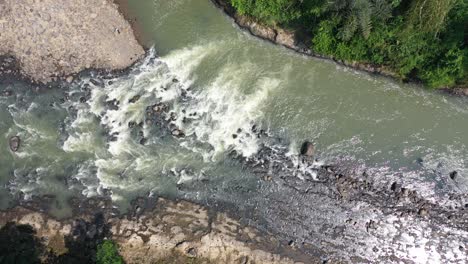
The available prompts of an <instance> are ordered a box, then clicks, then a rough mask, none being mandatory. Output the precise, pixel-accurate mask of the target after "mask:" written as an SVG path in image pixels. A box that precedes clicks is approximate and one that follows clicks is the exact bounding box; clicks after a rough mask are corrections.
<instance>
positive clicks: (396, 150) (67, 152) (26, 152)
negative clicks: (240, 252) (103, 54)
mask: <svg viewBox="0 0 468 264" xmlns="http://www.w3.org/2000/svg"><path fill="white" fill-rule="evenodd" d="M130 2H131V3H130V11H131V12H132V13H133V14H134V15H135V16H136V17H137V18H138V21H139V23H140V24H142V26H143V29H144V31H145V32H146V35H147V37H148V38H149V39H151V40H152V43H153V44H154V51H155V53H156V54H157V55H158V56H159V57H158V58H155V56H154V54H153V55H151V54H150V55H148V58H146V60H145V61H144V62H142V63H140V64H139V65H137V66H136V67H135V69H134V70H132V71H131V72H130V73H129V74H128V75H125V76H122V77H120V78H115V79H105V78H103V77H85V78H83V79H82V80H80V81H76V82H75V83H74V84H72V85H70V87H68V88H66V89H64V90H48V91H40V92H35V91H32V90H31V89H30V88H31V87H28V86H27V85H25V84H22V83H17V82H14V83H2V84H0V86H1V87H0V90H1V91H5V90H12V91H15V95H13V96H0V135H2V140H0V149H1V150H2V152H1V153H2V154H1V156H0V185H1V186H0V207H1V208H5V207H6V206H8V204H9V203H10V204H11V202H12V201H14V200H18V199H26V200H27V199H34V197H35V195H44V194H51V195H55V196H56V199H55V201H56V202H55V204H53V206H52V207H53V210H54V211H53V212H54V213H55V214H56V215H58V216H66V215H67V214H69V213H70V212H69V209H68V207H67V206H66V201H67V199H69V198H70V197H71V196H76V195H83V196H86V197H93V196H99V195H111V196H112V198H113V199H114V201H115V202H116V204H117V205H118V206H120V207H121V208H122V209H125V208H126V207H127V206H128V203H129V201H130V200H131V199H132V198H134V197H136V196H141V195H143V196H146V195H166V196H177V197H182V198H190V199H194V200H207V199H209V200H210V201H212V200H219V201H225V202H230V203H234V204H237V205H239V206H253V207H254V206H255V204H256V203H257V202H256V199H263V198H259V197H261V194H260V192H261V191H262V188H263V187H262V185H263V182H262V181H261V180H260V179H259V178H258V177H257V176H256V175H254V174H253V173H252V171H251V170H250V169H249V168H248V167H246V166H245V164H243V163H241V162H240V161H239V160H237V159H233V158H231V157H230V156H229V154H230V153H232V151H235V152H236V153H238V154H239V155H242V156H244V157H246V158H247V159H249V158H253V157H255V154H256V153H257V151H258V150H259V149H260V148H261V147H262V144H264V143H265V142H263V141H262V140H261V139H259V138H258V137H256V135H255V134H254V133H252V132H251V130H252V126H254V125H256V126H257V127H258V129H264V130H266V131H267V133H269V134H270V135H271V136H272V137H276V138H280V139H281V140H282V143H281V146H285V147H287V148H289V149H290V153H291V154H295V153H297V152H298V147H299V146H300V144H301V143H302V142H303V141H304V140H312V141H313V142H314V143H315V145H316V147H317V152H318V156H317V158H318V159H319V160H320V161H322V162H324V163H330V164H340V166H343V167H353V168H356V169H361V170H363V169H365V170H367V171H368V172H370V174H371V175H372V176H373V178H374V179H375V182H377V183H379V182H380V183H381V184H383V185H386V184H387V183H388V182H391V181H397V182H399V183H401V184H403V185H405V186H408V187H411V188H416V189H417V190H418V191H419V192H420V193H422V194H423V195H424V196H426V197H428V198H431V199H436V198H442V197H444V196H446V195H447V194H449V193H467V191H468V163H467V162H468V101H467V100H466V99H464V98H456V97H451V96H447V95H444V94H441V93H438V92H434V91H428V90H425V89H422V88H421V87H417V86H415V85H405V84H401V83H398V82H395V81H392V80H389V79H386V78H381V77H378V76H370V75H367V74H364V73H359V72H355V71H353V70H351V69H346V68H342V67H340V66H337V65H336V64H334V63H331V62H328V61H323V60H319V59H314V58H309V57H305V56H301V55H298V54H295V53H293V52H291V51H289V50H287V49H285V48H282V47H279V46H275V45H272V44H270V43H267V42H264V41H261V40H259V39H256V38H253V37H252V36H250V35H249V34H247V33H245V32H243V31H240V30H239V29H238V28H237V27H236V26H235V25H233V23H232V21H231V20H230V19H229V18H227V17H225V16H224V15H223V14H222V12H221V11H219V10H217V9H216V8H215V7H214V6H213V5H212V4H211V3H210V2H209V1H201V0H174V1H163V0H156V1H152V0H145V1H130ZM154 51H153V52H154ZM175 79H176V80H175ZM92 80H93V81H92ZM94 80H98V82H96V81H94ZM99 83H102V84H99ZM65 95H67V98H69V99H68V100H63V99H64V97H65ZM137 95H138V96H140V98H139V100H137V101H136V102H132V98H134V96H137ZM84 99H86V100H84ZM114 99H115V100H116V101H119V105H118V107H117V108H115V107H111V106H109V102H111V101H112V100H114ZM156 103H164V104H167V105H168V107H169V111H170V112H172V113H173V115H175V116H177V118H174V119H175V120H174V121H170V120H169V117H167V118H166V119H167V120H166V121H167V122H171V123H172V126H176V127H178V128H180V129H181V130H182V131H183V132H184V133H185V134H186V137H185V138H181V139H179V138H175V137H173V136H171V135H170V132H168V131H166V130H167V129H166V130H165V129H163V127H162V125H161V124H158V123H154V122H152V121H147V120H148V118H147V109H148V107H150V108H151V107H152V106H153V105H155V104H156ZM184 117H185V119H184ZM130 123H134V124H139V123H141V125H140V126H138V125H130ZM14 135H19V136H20V137H21V139H22V144H21V148H20V150H19V152H17V153H13V152H11V151H10V150H9V147H8V139H9V138H10V137H11V136H14ZM111 135H113V136H111ZM111 137H113V139H112V140H110V138H111ZM142 139H143V141H142ZM452 171H457V172H458V176H457V177H456V179H455V180H452V179H450V178H449V173H450V172H452Z"/></svg>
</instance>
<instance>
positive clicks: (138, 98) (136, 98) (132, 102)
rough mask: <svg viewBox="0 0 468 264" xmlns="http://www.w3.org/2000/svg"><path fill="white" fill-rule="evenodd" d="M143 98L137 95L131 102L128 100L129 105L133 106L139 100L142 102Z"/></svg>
mask: <svg viewBox="0 0 468 264" xmlns="http://www.w3.org/2000/svg"><path fill="white" fill-rule="evenodd" d="M140 98H141V96H140V95H135V96H133V97H132V98H130V100H128V102H129V103H131V104H134V103H136V102H137V101H138V100H140Z"/></svg>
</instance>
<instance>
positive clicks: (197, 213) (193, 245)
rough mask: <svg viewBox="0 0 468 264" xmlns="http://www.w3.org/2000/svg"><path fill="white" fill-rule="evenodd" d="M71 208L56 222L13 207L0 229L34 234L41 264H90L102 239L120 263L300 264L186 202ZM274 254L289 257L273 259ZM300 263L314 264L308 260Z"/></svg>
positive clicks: (266, 240)
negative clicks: (123, 210)
mask: <svg viewBox="0 0 468 264" xmlns="http://www.w3.org/2000/svg"><path fill="white" fill-rule="evenodd" d="M73 208H74V210H75V214H74V215H75V216H74V217H73V218H71V219H65V220H57V219H54V218H52V217H50V216H49V215H48V214H47V213H44V212H43V211H42V210H41V209H39V208H25V207H16V208H14V209H11V210H8V211H5V212H0V228H3V227H5V225H6V224H7V223H8V222H10V223H11V222H14V223H15V224H19V225H28V226H31V227H32V228H34V230H35V231H36V236H37V238H39V241H43V247H44V250H43V253H42V254H41V260H42V261H43V262H46V263H48V262H49V261H50V259H51V257H50V256H51V255H54V259H55V260H57V259H61V260H69V261H84V262H83V263H85V262H86V261H89V259H90V258H92V256H90V254H91V255H92V253H89V251H87V249H90V248H91V249H92V248H95V245H96V244H97V243H99V241H102V240H103V239H105V238H112V239H113V240H115V241H116V242H117V244H118V246H119V248H120V253H121V255H122V256H123V257H124V259H125V261H126V263H161V262H158V261H162V263H166V262H164V261H170V262H168V263H185V262H186V261H187V260H190V261H191V262H190V263H239V264H246V263H278V264H280V263H281V264H287V263H304V262H298V261H295V260H293V259H296V260H297V259H303V258H304V256H301V254H300V253H299V252H297V251H295V250H294V249H293V248H284V247H283V246H281V245H280V244H279V242H278V241H277V240H276V239H275V238H273V237H271V236H268V235H261V234H260V233H259V232H258V231H257V230H255V229H253V228H250V227H248V226H245V225H243V224H241V223H240V222H239V221H236V220H234V219H232V218H230V217H229V216H227V215H226V214H224V213H217V212H213V211H210V210H209V209H208V208H206V207H203V206H200V205H197V204H194V203H190V202H186V201H178V202H175V201H170V200H166V199H163V198H159V199H153V200H152V199H148V198H145V199H137V200H135V201H134V203H133V210H131V212H130V213H128V214H125V215H123V216H117V215H118V214H116V212H115V209H113V208H112V204H111V203H110V201H108V200H103V199H101V200H97V199H90V200H86V201H80V202H78V203H77V204H75V205H74V207H73ZM280 248H282V249H281V250H282V251H283V252H285V254H284V255H289V256H291V257H282V256H280V255H279V254H276V253H275V252H277V251H278V250H280ZM306 263H320V259H315V260H314V259H311V258H310V256H309V257H307V261H306Z"/></svg>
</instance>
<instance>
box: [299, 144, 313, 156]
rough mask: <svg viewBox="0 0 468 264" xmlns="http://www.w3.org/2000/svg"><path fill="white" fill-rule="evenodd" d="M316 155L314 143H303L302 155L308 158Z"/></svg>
mask: <svg viewBox="0 0 468 264" xmlns="http://www.w3.org/2000/svg"><path fill="white" fill-rule="evenodd" d="M314 154H315V148H314V145H313V144H312V143H310V142H309V141H306V142H304V143H302V146H301V155H303V156H307V157H312V156H314Z"/></svg>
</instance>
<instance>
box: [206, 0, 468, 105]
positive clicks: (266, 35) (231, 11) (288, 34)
mask: <svg viewBox="0 0 468 264" xmlns="http://www.w3.org/2000/svg"><path fill="white" fill-rule="evenodd" d="M211 1H212V2H213V3H214V4H215V5H216V6H217V7H218V8H220V9H221V10H222V11H223V12H224V13H225V14H226V15H228V16H229V17H231V18H232V19H233V20H234V22H235V23H236V24H237V25H238V26H239V27H240V28H241V29H244V30H246V31H247V32H249V33H250V34H252V35H254V36H256V37H259V38H261V39H264V40H267V41H270V42H272V43H274V44H278V45H282V46H284V47H286V48H288V49H291V50H294V51H295V52H298V53H300V54H304V55H307V56H311V57H315V58H320V59H326V60H331V61H334V62H335V63H337V64H339V65H343V66H346V67H350V68H353V69H356V70H359V71H363V72H367V73H370V74H377V75H382V76H386V77H389V78H393V79H396V80H401V79H402V78H401V76H400V75H399V74H398V73H397V72H395V71H394V70H392V69H391V68H389V67H386V66H382V65H377V64H371V63H364V62H359V61H347V60H341V59H337V58H335V57H333V56H327V55H324V54H320V53H317V52H314V51H313V50H312V49H311V46H312V42H311V40H312V38H311V37H310V36H308V35H307V33H305V32H300V30H296V31H293V30H288V29H284V28H281V27H278V26H273V25H266V24H264V23H261V22H259V21H258V20H256V19H255V18H252V17H249V16H246V15H241V14H239V13H238V12H237V11H236V10H235V8H234V7H233V6H232V5H231V3H230V1H228V0H211ZM405 81H408V82H414V83H421V81H420V80H418V79H415V78H409V79H407V80H405ZM440 90H441V91H443V92H447V93H450V94H453V95H458V96H468V87H453V88H441V89H440Z"/></svg>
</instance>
